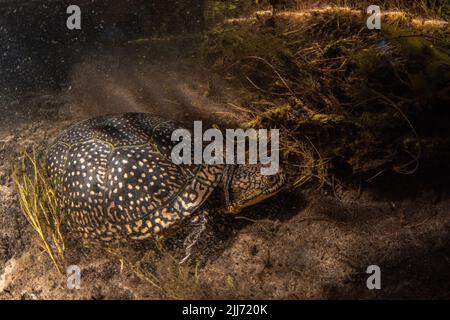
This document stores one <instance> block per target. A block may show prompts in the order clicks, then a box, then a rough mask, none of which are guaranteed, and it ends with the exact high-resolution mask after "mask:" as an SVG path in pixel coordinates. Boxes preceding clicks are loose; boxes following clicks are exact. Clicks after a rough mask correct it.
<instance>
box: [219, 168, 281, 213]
mask: <svg viewBox="0 0 450 320" xmlns="http://www.w3.org/2000/svg"><path fill="white" fill-rule="evenodd" d="M261 167H262V165H260V164H242V165H236V166H233V167H232V168H231V169H228V170H227V173H226V179H225V181H226V182H225V186H224V187H225V198H226V206H227V208H226V210H227V211H228V212H229V213H233V214H237V213H239V212H240V211H241V210H242V209H243V208H245V207H248V206H252V205H254V204H257V203H259V202H261V201H263V200H265V199H267V198H270V197H272V196H273V195H275V194H276V193H278V192H279V191H280V190H281V189H282V187H283V186H284V185H285V182H286V177H285V175H284V173H283V171H282V170H281V169H280V170H278V172H277V173H275V174H273V175H263V174H262V173H261Z"/></svg>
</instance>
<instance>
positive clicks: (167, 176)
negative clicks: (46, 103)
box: [45, 113, 223, 241]
mask: <svg viewBox="0 0 450 320" xmlns="http://www.w3.org/2000/svg"><path fill="white" fill-rule="evenodd" d="M179 128H183V127H182V126H181V125H180V124H179V123H177V122H175V121H172V120H167V119H164V118H161V117H158V116H154V115H150V114H145V113H126V114H120V115H109V116H102V117H98V118H93V119H89V120H86V121H83V122H81V123H78V124H75V125H74V126H72V127H70V128H68V129H67V130H65V131H64V132H62V134H61V135H60V136H59V137H58V138H57V139H56V140H55V141H54V142H53V143H52V144H51V146H50V147H49V148H48V149H47V150H46V156H45V161H46V163H45V167H46V171H47V175H48V177H49V179H50V181H51V183H52V185H53V187H54V189H55V191H56V194H57V197H58V200H59V202H60V203H61V208H62V210H63V212H64V214H65V219H67V220H66V221H67V225H68V226H69V229H70V230H72V231H74V232H78V233H80V234H81V235H82V237H83V238H87V239H93V240H102V241H113V240H119V241H124V240H128V239H144V238H148V237H152V236H154V235H156V234H159V233H161V232H163V231H166V230H168V229H169V228H171V227H172V226H174V225H176V224H177V223H179V222H181V221H182V220H183V219H186V218H187V217H189V216H191V215H192V214H193V213H195V212H196V210H197V209H199V207H200V206H201V205H202V204H203V203H204V202H205V200H206V199H207V198H208V197H209V196H210V195H211V193H212V191H213V190H214V189H215V187H216V186H217V185H218V184H219V182H220V180H221V177H222V172H223V166H211V165H209V166H208V165H176V164H174V163H173V162H172V160H171V156H170V154H171V150H172V147H173V146H174V145H175V144H176V143H177V142H173V141H171V135H172V132H173V131H174V130H175V129H179ZM183 129H186V128H183Z"/></svg>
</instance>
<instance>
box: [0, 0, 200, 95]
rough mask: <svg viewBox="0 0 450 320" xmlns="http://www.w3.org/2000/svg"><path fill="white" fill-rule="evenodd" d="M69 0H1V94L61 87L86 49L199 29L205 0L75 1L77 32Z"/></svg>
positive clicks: (90, 49)
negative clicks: (78, 11) (78, 21)
mask: <svg viewBox="0 0 450 320" xmlns="http://www.w3.org/2000/svg"><path fill="white" fill-rule="evenodd" d="M70 4H73V2H70V1H67V0H56V1H55V0H54V1H51V0H46V1H42V0H40V1H34V0H28V1H20V0H15V1H8V0H0V94H7V95H9V94H23V93H26V92H30V91H36V90H40V89H45V88H59V87H61V85H63V84H64V82H65V81H66V78H67V74H68V71H69V70H70V68H71V66H73V64H74V63H76V62H77V61H80V59H81V57H82V56H83V54H84V53H85V52H87V51H90V52H92V50H93V49H94V50H96V49H103V48H104V47H105V46H112V47H114V46H116V45H120V44H123V43H126V42H127V41H129V40H131V39H137V38H140V37H146V36H150V35H156V34H158V35H160V34H164V35H167V34H180V33H193V32H198V31H200V30H201V29H202V26H203V1H193V0H190V1H183V3H182V4H180V3H179V1H175V0H169V1H167V0H164V1H145V0H125V1H113V0H104V1H77V3H76V4H77V5H78V6H79V7H80V9H81V21H82V22H81V24H82V29H81V30H69V29H68V28H67V26H66V20H67V18H68V17H69V14H67V13H66V10H67V7H68V6H69V5H70Z"/></svg>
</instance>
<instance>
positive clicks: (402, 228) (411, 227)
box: [0, 57, 450, 299]
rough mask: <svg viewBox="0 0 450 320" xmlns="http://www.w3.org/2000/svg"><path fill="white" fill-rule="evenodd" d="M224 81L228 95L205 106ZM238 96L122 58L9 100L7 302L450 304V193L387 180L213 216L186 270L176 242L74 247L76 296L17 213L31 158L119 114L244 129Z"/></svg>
mask: <svg viewBox="0 0 450 320" xmlns="http://www.w3.org/2000/svg"><path fill="white" fill-rule="evenodd" d="M98 61H100V62H98ZM119 61H120V63H119ZM106 67H107V70H108V72H105V70H106V69H105V68H106ZM174 70H177V71H174ZM124 71H126V72H127V73H126V74H127V76H126V77H125V76H124ZM146 79H153V80H152V81H150V80H146ZM211 83H214V85H215V86H216V87H219V88H220V89H221V90H220V91H221V92H222V94H221V96H214V95H206V94H205V91H207V88H209V87H210V86H211ZM230 97H232V98H233V99H236V97H235V96H234V94H233V91H232V88H228V87H227V86H226V85H225V84H223V83H222V82H221V80H220V79H211V78H210V77H208V76H207V75H205V74H204V73H202V71H201V70H196V71H195V72H192V70H189V69H188V70H186V72H183V71H180V70H179V69H177V68H175V67H174V68H172V69H171V68H170V67H168V68H165V67H164V68H162V67H161V66H159V65H153V66H150V67H145V68H144V67H141V66H140V64H139V60H137V61H127V62H124V60H123V59H122V60H121V59H113V58H111V57H110V59H108V58H105V59H98V60H89V59H86V61H85V62H83V63H80V64H78V65H76V66H75V67H74V68H73V71H72V73H71V80H70V83H69V84H68V85H67V86H66V87H65V88H64V89H62V90H61V91H56V92H45V93H36V94H32V95H30V96H28V97H23V98H21V99H20V100H17V101H14V100H10V101H7V102H5V103H4V104H3V105H2V106H1V110H0V112H1V113H2V115H4V116H3V117H2V119H1V124H2V126H1V129H0V275H1V276H0V298H1V299H182V298H184V299H232V298H239V299H241V298H242V299H267V298H271V299H272V298H275V299H328V298H395V299H397V298H419V299H422V298H450V253H449V252H450V251H449V248H450V234H449V231H450V215H449V210H450V197H448V192H447V191H445V190H437V189H436V188H433V187H432V186H428V185H426V184H422V183H420V182H417V181H413V182H411V181H407V180H399V181H396V182H395V183H393V182H391V181H390V180H389V179H388V178H386V179H385V181H382V180H377V183H376V184H375V183H364V184H362V185H361V186H360V185H350V184H349V185H345V184H344V185H343V186H342V190H341V192H340V193H339V196H337V195H335V194H327V193H326V192H325V191H317V192H311V191H309V192H304V190H302V189H301V188H297V189H296V188H289V189H287V190H285V191H284V192H282V193H280V194H279V195H278V196H277V197H276V198H274V199H271V200H269V201H267V202H265V203H262V204H260V205H258V206H256V207H253V208H251V209H248V210H245V211H244V212H242V214H240V215H239V216H213V217H212V219H211V221H210V223H209V225H208V228H207V231H206V233H205V234H204V235H203V236H202V239H201V240H200V242H199V243H198V244H197V246H196V248H195V250H194V254H193V256H192V257H191V258H190V260H188V262H187V263H185V264H183V265H179V264H178V261H179V259H180V257H181V256H182V254H183V252H182V250H181V249H180V246H179V245H178V244H177V241H176V240H169V241H166V242H163V243H159V244H155V243H152V242H145V243H141V244H137V245H135V246H130V247H127V248H98V247H95V246H94V247H93V246H85V245H83V244H82V243H80V242H79V241H77V239H69V240H68V242H67V258H66V259H67V265H77V266H79V267H80V270H81V283H80V288H79V289H69V288H68V286H67V275H66V274H64V273H63V274H59V273H58V272H57V271H56V270H55V268H54V266H53V265H52V263H51V260H50V259H49V257H48V255H47V254H46V253H45V252H43V251H42V250H41V249H40V248H39V245H38V240H37V237H36V235H35V234H34V233H33V231H32V229H31V226H30V225H29V224H28V223H27V221H26V219H25V217H24V216H23V214H22V213H21V211H20V208H19V206H18V201H17V197H16V193H15V191H14V185H13V181H12V178H11V174H12V166H13V165H15V164H16V163H17V162H18V159H19V157H20V154H21V152H22V150H24V149H26V150H29V151H30V150H32V149H33V148H34V149H36V150H42V148H44V147H45V146H46V145H47V144H48V143H49V141H51V139H53V138H54V137H56V135H57V134H58V133H59V132H60V130H61V129H62V128H64V127H66V126H67V125H69V124H71V123H73V122H75V121H77V120H80V119H82V118H86V117H89V116H93V115H96V114H100V113H106V112H124V111H143V112H152V113H156V114H162V115H165V116H170V117H175V118H184V119H187V120H189V119H195V118H199V119H203V120H206V121H209V122H211V123H214V122H216V121H221V122H228V123H233V121H235V118H234V117H235V115H233V114H231V113H230V112H229V109H227V104H226V103H225V102H224V101H230V100H231V98H230ZM370 265H377V266H379V267H380V269H381V289H380V290H369V289H368V288H367V285H366V280H367V278H368V277H369V276H370V275H369V274H367V273H366V270H367V268H368V267H369V266H370Z"/></svg>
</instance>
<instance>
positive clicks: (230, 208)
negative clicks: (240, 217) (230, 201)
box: [227, 205, 242, 214]
mask: <svg viewBox="0 0 450 320" xmlns="http://www.w3.org/2000/svg"><path fill="white" fill-rule="evenodd" d="M241 211H242V209H241V208H240V207H236V206H233V205H230V206H228V207H227V213H229V214H238V213H240V212H241Z"/></svg>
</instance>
